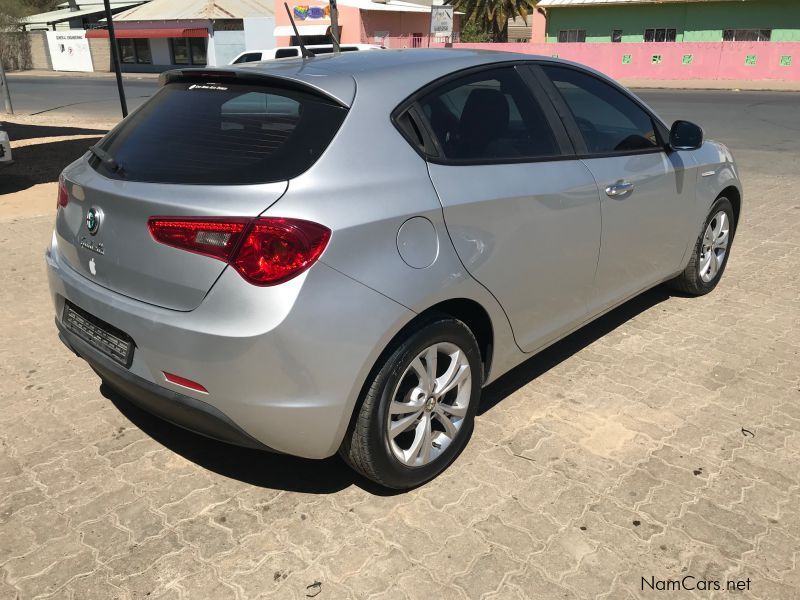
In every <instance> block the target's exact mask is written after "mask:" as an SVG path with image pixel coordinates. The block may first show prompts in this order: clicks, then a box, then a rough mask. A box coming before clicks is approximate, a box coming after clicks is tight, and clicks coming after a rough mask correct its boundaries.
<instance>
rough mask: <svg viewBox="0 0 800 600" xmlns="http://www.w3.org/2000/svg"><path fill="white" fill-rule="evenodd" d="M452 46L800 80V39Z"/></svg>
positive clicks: (616, 65)
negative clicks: (798, 40) (796, 40)
mask: <svg viewBox="0 0 800 600" xmlns="http://www.w3.org/2000/svg"><path fill="white" fill-rule="evenodd" d="M431 45H433V46H442V45H443V44H431ZM454 46H455V47H458V48H476V49H485V50H505V51H508V52H522V53H525V54H539V55H543V56H558V57H560V58H565V59H567V60H573V61H575V62H578V63H582V64H585V65H588V66H590V67H592V68H594V69H597V70H598V71H601V72H603V73H605V74H606V75H609V76H611V77H614V78H616V79H658V80H726V79H732V80H735V79H739V80H743V79H744V80H753V81H764V80H782V81H800V42H676V43H649V44H647V43H640V44H625V43H622V44H591V43H585V44H575V43H565V44H454Z"/></svg>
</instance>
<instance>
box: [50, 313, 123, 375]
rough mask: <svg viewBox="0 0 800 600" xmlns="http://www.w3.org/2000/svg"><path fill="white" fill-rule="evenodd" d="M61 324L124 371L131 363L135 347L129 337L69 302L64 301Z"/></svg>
mask: <svg viewBox="0 0 800 600" xmlns="http://www.w3.org/2000/svg"><path fill="white" fill-rule="evenodd" d="M61 322H62V323H63V325H64V327H65V328H66V329H67V330H68V331H70V332H71V333H73V334H75V335H76V336H78V337H79V338H80V339H81V340H83V341H84V342H86V343H87V344H89V345H90V346H91V347H92V348H94V349H95V350H97V351H98V352H100V354H102V355H103V356H105V357H106V358H109V359H111V360H113V361H114V362H115V363H117V364H119V365H122V366H123V367H125V368H126V369H127V368H128V367H130V366H131V362H133V349H134V347H135V345H134V343H133V340H132V339H131V337H130V336H129V335H128V334H127V333H125V332H124V331H122V330H120V329H117V328H116V327H114V326H113V325H110V324H109V323H106V322H105V321H103V320H102V319H98V318H97V317H95V316H94V315H92V314H90V313H88V312H86V311H85V310H83V309H82V308H78V307H77V306H75V305H74V304H72V303H71V302H70V301H69V300H65V301H64V312H63V313H62V318H61Z"/></svg>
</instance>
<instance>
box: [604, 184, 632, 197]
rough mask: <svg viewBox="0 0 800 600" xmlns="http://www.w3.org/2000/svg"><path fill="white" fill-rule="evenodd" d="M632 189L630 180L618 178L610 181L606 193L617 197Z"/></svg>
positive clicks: (628, 192)
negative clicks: (615, 180) (614, 181)
mask: <svg viewBox="0 0 800 600" xmlns="http://www.w3.org/2000/svg"><path fill="white" fill-rule="evenodd" d="M632 191H633V184H632V183H631V182H630V181H624V180H620V181H618V182H616V183H612V184H611V185H609V186H608V187H607V188H606V195H607V196H609V197H610V198H619V197H620V196H625V195H626V194H630V193H631V192H632Z"/></svg>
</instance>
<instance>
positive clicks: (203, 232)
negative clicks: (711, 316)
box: [46, 49, 742, 488]
mask: <svg viewBox="0 0 800 600" xmlns="http://www.w3.org/2000/svg"><path fill="white" fill-rule="evenodd" d="M162 84H163V87H162V89H161V90H159V91H158V92H157V93H156V94H155V95H154V96H153V97H152V98H151V99H150V100H148V102H147V103H146V104H145V105H144V106H143V107H142V108H141V109H139V110H137V111H136V112H134V113H132V114H131V115H130V116H129V117H128V118H127V119H125V120H124V121H123V122H122V124H121V125H120V126H118V127H117V128H115V129H114V130H113V131H112V132H110V133H109V134H108V135H107V136H106V137H105V138H103V140H101V141H100V143H99V144H98V145H97V146H95V147H94V148H93V150H92V153H91V154H89V153H87V155H86V156H84V157H82V158H81V159H79V160H78V161H76V162H74V163H73V164H71V165H70V166H68V167H67V168H66V169H65V170H64V173H63V178H62V180H61V183H60V186H59V193H58V208H57V214H56V219H55V221H56V222H55V231H54V232H53V237H52V242H51V245H50V247H49V249H48V250H47V256H46V260H47V264H48V277H49V282H50V289H51V292H52V296H53V301H54V304H55V309H56V315H57V318H56V323H57V326H58V328H59V331H60V335H61V339H62V340H63V341H64V343H65V344H66V345H67V346H68V347H70V348H71V349H72V350H73V351H74V352H76V353H77V354H78V355H79V356H81V357H83V358H84V359H85V360H86V361H87V362H88V363H89V364H90V365H91V366H92V368H93V369H94V370H95V371H96V372H97V373H99V374H100V376H101V377H102V378H103V380H104V381H105V382H107V383H108V385H109V386H111V387H112V388H115V389H117V390H119V391H120V392H121V393H122V394H124V395H126V396H127V397H129V398H130V399H131V400H132V401H133V402H135V403H137V404H139V405H140V406H142V407H143V408H145V409H146V410H148V411H151V412H153V413H154V414H156V415H159V416H161V417H162V418H164V419H167V420H169V421H172V422H173V423H176V424H178V425H181V426H183V427H186V428H187V429H191V430H194V431H198V432H200V433H202V434H204V435H207V436H210V437H213V438H216V439H220V440H224V441H228V442H232V443H237V444H242V445H246V446H252V447H257V448H270V449H273V450H277V451H279V452H283V453H287V454H294V455H299V456H303V457H307V458H325V457H328V456H331V455H333V454H335V453H336V452H339V453H340V455H341V456H342V457H343V458H344V459H345V460H346V461H347V462H348V463H349V464H350V465H351V466H352V467H353V468H354V469H356V470H357V471H359V472H360V473H362V474H364V475H365V476H366V477H368V478H370V479H372V480H374V481H376V482H378V483H380V484H381V485H384V486H387V487H391V488H409V487H413V486H416V485H419V484H421V483H423V482H425V481H428V480H429V479H431V478H433V477H435V476H436V475H437V474H438V473H440V472H441V471H442V470H443V469H445V468H446V467H447V466H448V465H449V464H450V463H451V462H452V461H453V460H454V459H455V458H456V456H457V455H458V453H459V452H460V451H461V450H462V449H463V448H464V446H465V444H466V443H467V441H468V439H469V437H470V434H471V432H472V428H473V421H474V417H475V414H476V413H477V411H478V403H479V401H480V395H481V390H482V388H483V387H484V386H486V385H487V384H488V383H491V382H492V381H494V380H496V379H497V378H498V377H499V376H501V375H503V374H504V373H507V372H508V371H509V370H510V369H512V368H513V367H515V366H517V365H519V364H520V363H521V362H523V361H525V360H526V359H527V358H530V357H531V356H533V355H534V354H535V353H536V352H539V351H540V350H542V349H543V348H545V347H547V346H548V345H550V344H552V343H553V342H555V341H557V340H559V339H561V338H563V337H565V336H566V335H568V334H569V333H571V332H573V331H575V330H577V329H579V328H580V327H581V326H583V325H584V324H586V323H588V322H589V321H591V320H592V319H594V318H596V317H597V316H599V315H601V314H603V313H605V312H607V311H609V310H611V309H612V308H614V307H615V306H618V305H620V304H621V303H623V302H625V301H626V300H628V299H629V298H632V297H633V296H635V295H637V294H639V293H641V292H642V291H644V290H646V289H648V288H651V287H653V286H655V285H658V284H660V283H662V282H669V284H670V285H671V286H673V287H675V288H677V289H679V290H681V292H682V293H684V294H687V295H695V296H700V295H703V294H707V293H709V292H711V291H712V290H713V289H714V287H715V286H716V285H717V283H718V282H719V280H720V278H721V276H722V273H723V271H724V269H725V265H726V263H727V260H728V256H729V250H730V246H731V242H732V241H733V238H734V232H735V228H736V225H737V222H738V218H739V214H740V210H741V202H742V192H741V186H740V184H739V175H738V172H737V168H736V165H735V163H734V160H733V157H732V156H731V153H730V152H729V150H728V149H727V148H726V147H725V146H724V145H722V144H719V143H716V142H713V141H704V140H703V132H702V130H701V129H700V128H699V127H698V126H697V125H694V124H692V123H689V122H687V121H676V122H675V123H674V124H673V126H672V127H671V128H670V127H668V126H667V125H666V124H665V123H664V122H663V121H662V120H661V119H659V118H658V116H656V115H655V114H654V113H653V112H652V111H651V110H650V109H649V108H648V107H647V106H646V105H645V104H644V103H642V102H641V100H639V99H638V98H636V97H635V96H634V95H632V94H631V93H630V92H628V91H627V90H625V89H624V88H623V87H621V86H619V85H618V84H617V83H615V82H613V81H611V80H609V79H608V78H606V77H604V76H603V75H601V74H599V73H597V72H594V71H592V70H590V69H586V68H583V67H580V66H578V65H575V64H573V63H569V62H566V61H563V60H558V59H555V58H545V57H531V56H529V55H525V54H511V53H502V52H486V51H484V52H481V51H474V50H447V49H438V50H386V51H385V52H350V53H344V54H341V55H339V56H327V57H324V58H311V59H308V60H304V61H286V62H283V63H277V62H272V63H270V62H265V63H259V64H251V65H244V66H241V67H225V68H224V69H194V70H192V69H182V70H179V71H171V72H168V73H166V74H164V75H162ZM697 327H698V328H699V329H700V330H702V329H703V327H704V324H702V323H701V324H698V325H697Z"/></svg>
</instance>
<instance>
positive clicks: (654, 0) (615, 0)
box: [537, 0, 719, 8]
mask: <svg viewBox="0 0 800 600" xmlns="http://www.w3.org/2000/svg"><path fill="white" fill-rule="evenodd" d="M718 1H719V0H539V2H538V4H537V6H542V7H544V8H554V7H562V6H563V7H568V6H588V5H598V4H667V3H669V2H672V3H678V2H683V3H684V4H685V3H687V2H718Z"/></svg>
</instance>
